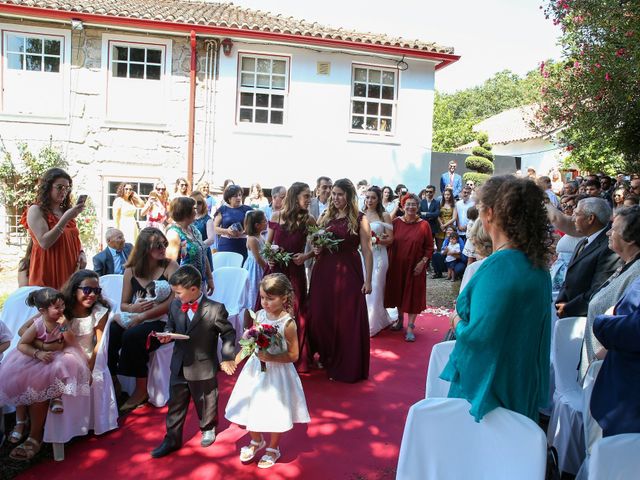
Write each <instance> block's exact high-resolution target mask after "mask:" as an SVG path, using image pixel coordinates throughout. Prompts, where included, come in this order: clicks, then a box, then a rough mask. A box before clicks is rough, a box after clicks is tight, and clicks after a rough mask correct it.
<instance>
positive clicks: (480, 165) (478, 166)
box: [464, 155, 494, 173]
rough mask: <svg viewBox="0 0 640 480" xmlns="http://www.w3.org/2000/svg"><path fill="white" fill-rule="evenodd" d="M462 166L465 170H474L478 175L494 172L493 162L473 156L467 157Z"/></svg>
mask: <svg viewBox="0 0 640 480" xmlns="http://www.w3.org/2000/svg"><path fill="white" fill-rule="evenodd" d="M464 164H465V166H466V167H467V169H469V170H474V171H476V172H478V173H493V170H494V167H493V162H492V161H491V160H487V159H486V158H482V157H476V156H473V155H471V156H469V157H467V159H466V160H465V161H464Z"/></svg>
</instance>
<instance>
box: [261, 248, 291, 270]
mask: <svg viewBox="0 0 640 480" xmlns="http://www.w3.org/2000/svg"><path fill="white" fill-rule="evenodd" d="M260 255H262V258H264V259H265V260H266V261H267V262H272V263H280V264H282V265H284V266H285V267H288V266H289V262H290V261H291V258H292V257H293V256H292V255H291V254H290V253H289V252H286V251H285V250H284V249H282V248H281V247H279V246H278V245H276V244H271V243H269V242H267V243H265V244H264V247H262V250H261V251H260Z"/></svg>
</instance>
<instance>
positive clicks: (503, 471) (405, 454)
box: [396, 398, 547, 480]
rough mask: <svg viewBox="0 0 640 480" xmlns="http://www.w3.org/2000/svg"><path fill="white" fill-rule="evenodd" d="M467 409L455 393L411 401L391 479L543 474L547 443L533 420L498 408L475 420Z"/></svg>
mask: <svg viewBox="0 0 640 480" xmlns="http://www.w3.org/2000/svg"><path fill="white" fill-rule="evenodd" d="M469 409H470V404H469V402H467V401H466V400H464V399H460V398H427V399H425V400H421V401H419V402H418V403H416V404H415V405H413V406H412V407H411V408H410V409H409V415H408V416H407V422H406V424H405V427H404V433H403V435H402V444H401V445H400V456H399V459H398V470H397V474H396V479H397V480H417V479H420V480H449V479H451V480H459V479H467V478H468V479H487V480H489V479H491V480H513V479H514V478H517V479H518V480H543V479H544V476H545V468H546V457H547V442H546V439H545V436H544V432H543V431H542V430H541V429H540V427H539V426H538V425H537V424H536V423H535V422H533V421H532V420H531V419H529V418H527V417H525V416H523V415H520V414H519V413H515V412H512V411H510V410H507V409H505V408H502V407H498V408H496V409H494V410H492V411H491V412H489V413H488V414H486V415H485V416H484V418H483V419H482V420H481V421H480V422H476V421H475V420H474V418H473V417H472V416H471V414H470V413H469ZM461 449H462V450H461ZM461 451H463V452H464V453H461Z"/></svg>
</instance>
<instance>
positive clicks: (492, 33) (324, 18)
mask: <svg viewBox="0 0 640 480" xmlns="http://www.w3.org/2000/svg"><path fill="white" fill-rule="evenodd" d="M541 2H542V0H448V1H442V0H366V1H361V0H358V1H353V0H351V1H350V0H322V1H311V0H234V2H233V3H234V4H235V5H239V6H243V7H248V8H252V9H258V10H263V11H269V12H271V13H280V14H284V15H287V16H292V17H295V18H299V19H305V20H308V21H317V22H318V23H321V24H324V25H330V26H334V27H344V28H350V29H355V30H358V31H362V32H376V33H387V34H389V35H398V36H402V37H405V38H408V39H416V38H419V39H420V40H425V41H430V42H436V43H438V44H440V45H446V46H453V47H454V48H455V53H456V54H457V55H461V56H462V58H461V59H460V60H459V61H458V62H456V63H454V64H453V65H450V66H448V67H446V68H444V69H442V70H440V71H439V72H438V73H437V74H436V88H437V89H438V90H441V91H446V92H453V91H456V90H460V89H463V88H467V87H471V86H474V85H478V84H480V83H482V82H483V81H484V80H486V79H487V78H490V77H491V76H493V74H494V73H496V72H499V71H501V70H504V69H510V70H512V71H513V72H515V73H517V74H519V75H523V74H524V73H526V72H528V71H529V70H532V69H534V68H536V67H537V66H538V64H539V63H540V61H542V60H546V59H547V58H558V57H559V56H560V48H559V47H558V46H557V45H556V43H557V36H558V34H559V31H558V29H557V27H554V26H553V25H552V23H551V21H549V20H545V18H544V15H543V14H542V10H540V9H539V6H540V4H541Z"/></svg>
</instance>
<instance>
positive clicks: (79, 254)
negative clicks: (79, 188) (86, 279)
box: [20, 168, 87, 289]
mask: <svg viewBox="0 0 640 480" xmlns="http://www.w3.org/2000/svg"><path fill="white" fill-rule="evenodd" d="M72 185H73V183H72V181H71V177H70V176H69V174H68V173H67V172H65V171H64V170H62V169H60V168H51V169H49V170H47V171H46V172H44V174H43V175H42V177H41V178H40V181H39V182H38V194H37V196H36V202H35V204H34V205H31V206H30V207H29V209H28V210H27V211H26V212H25V213H23V215H22V218H21V219H20V224H21V225H22V226H23V227H25V228H26V229H27V231H28V232H29V236H30V237H31V240H32V241H33V246H32V249H31V256H30V259H29V279H28V281H29V285H32V286H39V287H51V288H55V289H59V288H60V287H61V286H62V285H63V284H64V282H66V281H67V279H68V278H69V277H70V276H71V274H72V273H73V272H75V271H76V270H77V269H78V268H84V267H86V265H87V258H86V256H85V254H84V251H83V250H82V247H81V245H80V232H79V230H78V227H77V225H76V221H75V219H76V217H77V216H78V215H79V214H80V212H82V211H83V210H84V201H83V200H82V197H81V198H80V200H81V201H79V202H78V203H76V205H75V206H72V205H71V197H70V195H69V194H70V193H71V188H72Z"/></svg>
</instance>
